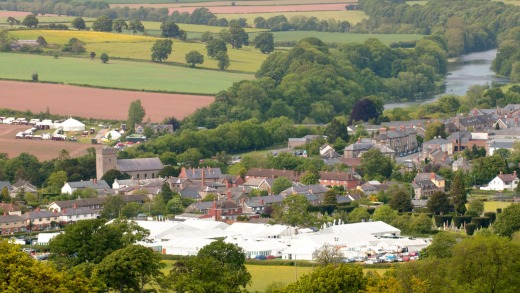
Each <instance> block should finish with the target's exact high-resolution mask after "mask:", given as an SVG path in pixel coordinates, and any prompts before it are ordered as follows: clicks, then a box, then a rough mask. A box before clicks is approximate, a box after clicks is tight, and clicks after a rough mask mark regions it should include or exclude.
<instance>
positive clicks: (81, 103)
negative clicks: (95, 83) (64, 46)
mask: <svg viewBox="0 0 520 293" xmlns="http://www.w3.org/2000/svg"><path fill="white" fill-rule="evenodd" d="M0 88H2V92H1V93H0V101H1V102H0V107H1V108H6V109H13V110H18V111H27V110H29V111H31V112H33V113H40V112H46V111H47V110H48V111H49V112H50V113H51V114H59V115H64V116H65V115H73V116H75V117H85V118H95V119H109V120H126V118H127V116H128V115H127V114H128V107H129V106H130V103H131V102H132V101H134V100H136V99H140V100H141V103H142V105H143V107H144V108H145V111H146V116H145V120H148V119H150V121H152V122H161V121H163V120H164V118H168V117H172V116H173V117H176V118H177V119H183V118H184V117H186V116H188V115H191V114H192V113H193V112H195V110H196V109H198V108H201V107H205V106H207V105H209V104H211V103H212V102H213V100H214V98H213V97H212V96H201V95H183V94H164V93H149V92H138V91H124V90H109V89H97V88H91V87H79V86H70V85H59V84H47V83H33V82H18V81H5V80H0ZM12 138H14V134H13V135H12ZM18 141H19V140H18Z"/></svg>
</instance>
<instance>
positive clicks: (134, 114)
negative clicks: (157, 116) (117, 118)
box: [126, 99, 146, 131]
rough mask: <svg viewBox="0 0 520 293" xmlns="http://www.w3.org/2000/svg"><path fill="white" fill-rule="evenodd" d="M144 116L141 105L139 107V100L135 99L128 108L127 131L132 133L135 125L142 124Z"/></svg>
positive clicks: (144, 112)
mask: <svg viewBox="0 0 520 293" xmlns="http://www.w3.org/2000/svg"><path fill="white" fill-rule="evenodd" d="M145 115H146V111H145V110H144V107H143V105H141V100H139V99H137V100H135V101H133V102H131V103H130V107H129V108H128V119H127V121H126V125H127V127H128V129H130V130H131V131H133V130H134V128H135V125H136V124H139V123H141V122H143V119H144V116H145Z"/></svg>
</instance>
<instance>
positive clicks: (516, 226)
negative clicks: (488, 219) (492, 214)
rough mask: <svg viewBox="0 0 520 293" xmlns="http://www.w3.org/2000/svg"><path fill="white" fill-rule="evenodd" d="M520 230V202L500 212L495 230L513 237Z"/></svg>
mask: <svg viewBox="0 0 520 293" xmlns="http://www.w3.org/2000/svg"><path fill="white" fill-rule="evenodd" d="M519 230H520V204H512V205H510V206H508V207H507V208H505V209H504V210H503V211H502V213H500V214H498V217H497V220H496V222H495V223H494V224H493V231H495V232H496V233H497V234H498V235H501V236H506V237H511V236H512V235H513V233H515V232H516V231H519Z"/></svg>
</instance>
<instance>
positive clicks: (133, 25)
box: [128, 19, 144, 35]
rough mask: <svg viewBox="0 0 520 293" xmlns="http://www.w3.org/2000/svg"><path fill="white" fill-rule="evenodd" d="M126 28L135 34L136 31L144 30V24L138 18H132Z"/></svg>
mask: <svg viewBox="0 0 520 293" xmlns="http://www.w3.org/2000/svg"><path fill="white" fill-rule="evenodd" d="M128 29H129V30H131V31H132V33H133V34H134V35H135V34H136V33H137V32H140V33H142V32H144V25H143V24H142V23H141V21H140V20H139V19H132V20H130V22H128Z"/></svg>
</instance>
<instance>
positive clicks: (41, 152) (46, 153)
mask: <svg viewBox="0 0 520 293" xmlns="http://www.w3.org/2000/svg"><path fill="white" fill-rule="evenodd" d="M29 128H31V126H30V125H6V124H0V153H7V154H8V155H9V158H14V157H16V156H18V155H19V154H21V153H29V154H31V155H34V156H36V157H37V158H38V159H39V160H40V161H46V160H50V159H54V158H57V157H58V155H59V152H60V151H61V150H67V151H68V152H69V154H70V155H71V156H72V157H79V156H83V155H86V154H87V149H88V148H89V147H102V145H90V144H84V143H79V142H71V141H53V140H34V139H20V138H18V139H17V138H15V135H16V134H17V133H18V132H20V131H24V130H27V129H29Z"/></svg>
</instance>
